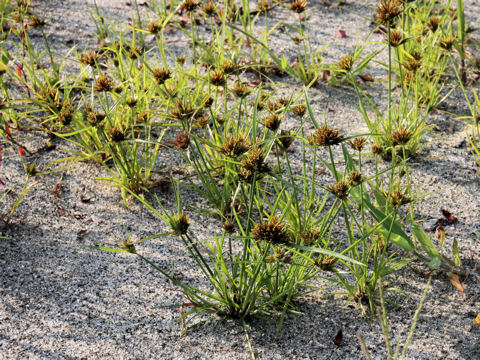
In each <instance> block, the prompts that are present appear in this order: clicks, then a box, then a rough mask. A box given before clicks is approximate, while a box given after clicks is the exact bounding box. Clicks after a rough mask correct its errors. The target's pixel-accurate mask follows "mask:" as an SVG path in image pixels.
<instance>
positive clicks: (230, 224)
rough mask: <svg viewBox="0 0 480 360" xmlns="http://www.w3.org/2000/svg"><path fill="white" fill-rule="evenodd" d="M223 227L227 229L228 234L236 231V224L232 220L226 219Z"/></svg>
mask: <svg viewBox="0 0 480 360" xmlns="http://www.w3.org/2000/svg"><path fill="white" fill-rule="evenodd" d="M223 228H224V229H225V232H226V233H227V234H232V233H233V232H235V224H234V223H233V221H232V220H226V221H225V222H224V223H223Z"/></svg>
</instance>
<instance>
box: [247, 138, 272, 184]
mask: <svg viewBox="0 0 480 360" xmlns="http://www.w3.org/2000/svg"><path fill="white" fill-rule="evenodd" d="M264 160H265V159H264V155H263V151H262V150H261V149H260V148H258V147H257V146H254V147H253V148H251V150H250V151H249V152H248V155H247V158H246V159H245V160H243V161H242V163H241V166H240V170H239V176H240V178H242V179H243V180H244V181H246V182H250V181H252V180H253V179H254V176H255V174H257V175H259V176H261V175H262V174H264V173H268V172H270V168H269V167H268V166H267V165H266V164H265V163H264Z"/></svg>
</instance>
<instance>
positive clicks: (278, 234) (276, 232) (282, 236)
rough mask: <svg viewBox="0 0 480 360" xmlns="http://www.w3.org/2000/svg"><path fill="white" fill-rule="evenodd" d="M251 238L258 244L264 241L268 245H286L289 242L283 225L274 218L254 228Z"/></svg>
mask: <svg viewBox="0 0 480 360" xmlns="http://www.w3.org/2000/svg"><path fill="white" fill-rule="evenodd" d="M252 236H253V238H254V239H255V240H256V241H258V242H260V241H265V242H267V243H270V244H288V243H289V242H290V236H289V234H288V230H287V228H286V226H285V224H284V223H283V222H281V221H280V220H279V219H278V217H276V216H274V217H272V218H271V219H270V220H269V221H266V222H262V223H261V224H258V225H257V226H255V228H254V229H253V230H252Z"/></svg>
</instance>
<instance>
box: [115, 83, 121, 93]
mask: <svg viewBox="0 0 480 360" xmlns="http://www.w3.org/2000/svg"><path fill="white" fill-rule="evenodd" d="M113 91H114V92H115V93H117V94H120V93H121V92H122V91H123V85H122V84H118V85H117V86H115V87H114V88H113Z"/></svg>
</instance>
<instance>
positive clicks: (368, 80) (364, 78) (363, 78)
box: [358, 75, 374, 83]
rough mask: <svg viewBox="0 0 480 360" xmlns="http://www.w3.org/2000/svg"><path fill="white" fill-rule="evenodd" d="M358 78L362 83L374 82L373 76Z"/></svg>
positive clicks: (360, 76)
mask: <svg viewBox="0 0 480 360" xmlns="http://www.w3.org/2000/svg"><path fill="white" fill-rule="evenodd" d="M358 77H359V78H360V79H362V81H363V82H364V83H367V82H372V81H374V79H373V76H370V75H358Z"/></svg>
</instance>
